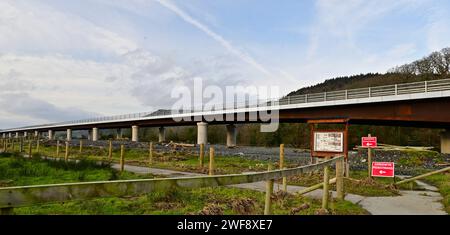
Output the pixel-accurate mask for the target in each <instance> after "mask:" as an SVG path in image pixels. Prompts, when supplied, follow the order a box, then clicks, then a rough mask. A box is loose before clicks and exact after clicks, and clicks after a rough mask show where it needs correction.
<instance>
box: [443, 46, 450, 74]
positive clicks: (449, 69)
mask: <svg viewBox="0 0 450 235" xmlns="http://www.w3.org/2000/svg"><path fill="white" fill-rule="evenodd" d="M441 54H442V57H443V58H444V67H445V69H446V73H445V74H446V75H447V74H449V73H450V47H446V48H444V49H442V50H441Z"/></svg>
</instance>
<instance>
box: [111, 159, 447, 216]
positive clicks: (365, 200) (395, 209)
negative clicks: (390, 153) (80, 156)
mask: <svg viewBox="0 0 450 235" xmlns="http://www.w3.org/2000/svg"><path fill="white" fill-rule="evenodd" d="M112 167H113V168H114V169H119V167H120V166H119V164H113V165H112ZM125 170H126V171H130V172H134V173H138V174H148V173H151V174H155V175H164V176H168V177H183V176H185V177H188V176H200V175H202V174H196V173H189V172H181V171H173V170H165V169H156V168H148V167H140V166H131V165H125ZM417 182H418V184H419V185H421V186H422V187H423V188H424V189H425V190H424V191H404V190H402V191H400V194H401V195H400V196H395V197H364V196H360V195H355V194H346V196H345V200H347V201H350V202H352V203H354V204H359V205H361V206H362V207H363V208H364V209H366V210H367V211H368V212H369V213H370V214H372V215H446V214H447V213H446V212H445V211H444V210H443V205H442V203H440V201H441V200H442V196H441V195H440V194H439V193H438V192H437V188H435V187H433V186H431V185H428V184H425V183H424V182H421V181H417ZM232 187H238V188H244V189H253V190H257V191H261V192H265V190H266V189H265V183H264V182H255V183H248V184H239V185H232ZM280 188H281V186H280V185H279V184H275V186H274V189H275V190H278V189H280ZM304 188H305V187H301V186H293V185H289V186H288V192H290V193H295V192H298V191H300V190H302V189H304ZM332 193H333V196H336V192H334V191H333V192H332ZM305 195H306V196H308V197H311V198H315V199H321V198H322V190H321V189H318V190H315V191H313V192H310V193H307V194H305Z"/></svg>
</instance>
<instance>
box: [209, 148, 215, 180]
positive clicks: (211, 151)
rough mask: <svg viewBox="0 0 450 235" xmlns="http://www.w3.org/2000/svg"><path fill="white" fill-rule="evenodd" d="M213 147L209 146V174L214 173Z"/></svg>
mask: <svg viewBox="0 0 450 235" xmlns="http://www.w3.org/2000/svg"><path fill="white" fill-rule="evenodd" d="M214 167H215V165H214V148H213V147H210V148H209V175H214Z"/></svg>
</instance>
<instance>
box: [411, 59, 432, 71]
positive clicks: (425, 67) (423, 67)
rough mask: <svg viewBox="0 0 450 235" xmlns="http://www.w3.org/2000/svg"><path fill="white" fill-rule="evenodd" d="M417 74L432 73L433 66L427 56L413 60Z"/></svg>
mask: <svg viewBox="0 0 450 235" xmlns="http://www.w3.org/2000/svg"><path fill="white" fill-rule="evenodd" d="M413 64H414V66H415V67H416V71H417V73H418V74H432V73H433V66H432V64H431V59H430V58H429V57H424V58H422V59H420V60H416V61H414V62H413Z"/></svg>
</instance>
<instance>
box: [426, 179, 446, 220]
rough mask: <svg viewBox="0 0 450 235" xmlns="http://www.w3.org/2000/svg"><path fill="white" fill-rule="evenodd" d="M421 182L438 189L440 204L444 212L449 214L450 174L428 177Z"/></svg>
mask: <svg viewBox="0 0 450 235" xmlns="http://www.w3.org/2000/svg"><path fill="white" fill-rule="evenodd" d="M422 180H423V181H425V182H427V183H429V184H432V185H434V186H436V187H437V188H438V189H439V192H440V193H441V195H442V197H444V199H443V200H442V203H443V204H444V207H445V211H446V212H447V214H450V173H448V172H447V173H446V174H436V175H432V176H428V177H426V178H424V179H422Z"/></svg>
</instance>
